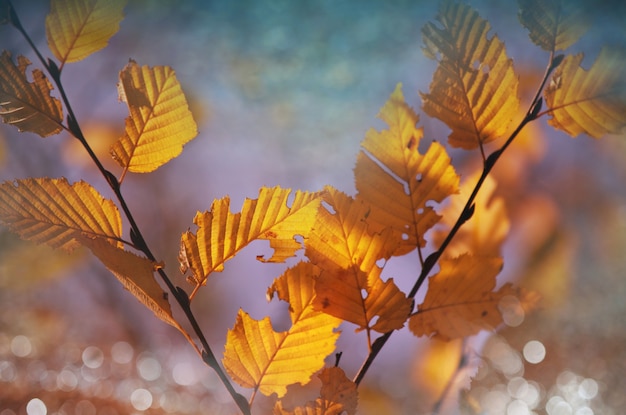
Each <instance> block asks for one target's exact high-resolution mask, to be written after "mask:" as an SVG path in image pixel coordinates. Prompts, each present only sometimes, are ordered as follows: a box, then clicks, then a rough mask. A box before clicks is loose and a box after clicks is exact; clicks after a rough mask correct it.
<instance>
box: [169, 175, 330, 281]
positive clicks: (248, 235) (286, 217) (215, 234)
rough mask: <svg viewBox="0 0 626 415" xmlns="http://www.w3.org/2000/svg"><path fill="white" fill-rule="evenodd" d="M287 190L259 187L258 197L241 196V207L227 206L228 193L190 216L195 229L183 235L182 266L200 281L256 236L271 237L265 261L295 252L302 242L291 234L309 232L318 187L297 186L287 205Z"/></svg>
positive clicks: (289, 255) (281, 259)
mask: <svg viewBox="0 0 626 415" xmlns="http://www.w3.org/2000/svg"><path fill="white" fill-rule="evenodd" d="M290 193H291V189H281V188H280V187H273V188H267V187H263V188H261V190H260V191H259V198H258V199H256V200H253V199H246V200H245V201H244V203H243V207H242V208H241V213H236V214H233V213H231V212H230V198H228V197H225V198H223V199H219V200H215V201H214V202H213V204H212V205H211V210H210V211H205V212H202V213H201V212H198V213H197V214H196V217H195V218H194V220H193V222H194V223H195V224H196V225H197V226H198V231H197V232H196V234H194V233H192V232H191V231H187V232H185V233H183V235H182V237H181V243H180V247H181V248H180V254H179V258H180V261H181V271H182V272H183V273H185V272H186V271H187V270H188V269H189V270H191V273H192V275H191V277H190V278H191V280H192V281H193V283H195V284H196V285H198V286H199V285H204V284H206V280H207V278H208V276H209V274H211V273H212V272H214V271H218V272H219V271H222V270H223V269H224V263H225V262H226V261H227V260H229V259H231V258H232V257H234V256H235V254H237V252H239V251H240V250H241V249H243V248H244V247H245V246H247V245H248V244H249V243H250V242H252V241H254V240H257V239H266V240H269V241H270V247H271V248H272V249H274V255H272V257H271V258H270V259H268V260H266V261H267V262H284V261H285V259H287V258H289V257H292V256H294V255H295V252H296V251H297V250H298V249H300V248H302V245H301V244H300V243H299V242H298V241H296V240H295V239H294V236H296V235H300V236H302V237H305V238H306V237H307V235H308V234H309V230H310V229H311V226H312V225H313V221H314V220H315V214H316V212H317V209H318V206H319V204H320V199H319V193H309V192H301V191H297V192H295V195H294V200H293V202H292V203H291V206H288V205H287V201H288V198H289V195H290ZM259 259H261V257H259Z"/></svg>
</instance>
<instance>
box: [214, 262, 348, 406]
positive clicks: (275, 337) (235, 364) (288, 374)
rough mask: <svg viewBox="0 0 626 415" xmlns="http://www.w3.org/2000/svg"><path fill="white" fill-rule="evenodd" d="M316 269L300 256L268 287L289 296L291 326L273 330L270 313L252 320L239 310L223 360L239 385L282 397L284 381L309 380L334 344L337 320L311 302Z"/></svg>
mask: <svg viewBox="0 0 626 415" xmlns="http://www.w3.org/2000/svg"><path fill="white" fill-rule="evenodd" d="M317 272H319V270H317V269H316V268H315V267H314V266H313V265H312V264H310V263H308V262H301V263H299V264H298V265H296V266H295V267H293V268H290V269H288V270H287V271H286V272H285V273H284V274H283V275H282V276H281V277H279V278H278V279H277V280H276V281H275V282H274V284H273V286H272V288H270V290H269V291H268V294H269V296H270V297H271V296H272V295H273V293H274V292H276V293H277V294H278V297H279V298H281V299H283V300H285V301H288V302H289V304H290V317H291V322H292V326H291V328H290V329H289V330H288V331H284V332H275V331H274V330H273V328H272V325H271V322H270V319H269V317H266V318H264V319H263V320H259V321H257V320H254V319H252V318H251V317H250V316H249V315H248V314H247V313H245V312H243V311H242V310H240V311H239V314H238V316H237V322H236V323H235V326H234V327H233V328H232V329H231V330H229V331H228V335H227V337H226V346H225V350H224V360H223V363H224V367H225V369H226V371H227V372H228V373H229V374H230V376H231V377H232V378H233V380H235V381H236V382H237V383H239V384H240V385H241V386H244V387H248V388H254V389H255V390H256V389H258V390H259V391H261V393H263V394H264V395H271V394H272V393H276V394H277V395H278V397H281V396H283V395H284V394H285V392H286V391H287V386H288V385H292V384H294V383H301V384H306V383H308V382H309V380H310V378H311V375H313V373H315V372H316V371H318V370H319V369H320V368H322V367H323V366H324V359H325V358H326V356H328V355H329V354H330V353H332V352H333V350H335V341H336V340H337V337H338V336H339V333H336V332H335V331H334V330H335V328H336V327H337V326H339V324H340V320H338V319H336V318H333V317H331V316H329V315H327V314H324V313H321V312H318V311H315V310H314V309H313V306H312V300H313V295H314V291H313V277H314V275H315V273H317Z"/></svg>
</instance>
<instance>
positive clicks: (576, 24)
mask: <svg viewBox="0 0 626 415" xmlns="http://www.w3.org/2000/svg"><path fill="white" fill-rule="evenodd" d="M518 3H519V6H520V11H519V20H520V22H521V23H522V25H524V27H525V28H526V29H528V31H529V36H530V39H531V40H532V41H533V42H534V43H535V44H536V45H538V46H540V47H541V48H542V49H543V50H547V51H548V52H555V51H557V50H564V49H567V48H568V47H570V46H571V45H572V44H574V43H575V42H576V41H577V40H578V39H579V38H580V37H581V36H582V35H583V34H584V33H585V32H586V31H587V28H588V27H589V19H588V18H587V16H588V14H587V13H586V12H585V9H584V7H582V4H581V2H580V1H577V0H518Z"/></svg>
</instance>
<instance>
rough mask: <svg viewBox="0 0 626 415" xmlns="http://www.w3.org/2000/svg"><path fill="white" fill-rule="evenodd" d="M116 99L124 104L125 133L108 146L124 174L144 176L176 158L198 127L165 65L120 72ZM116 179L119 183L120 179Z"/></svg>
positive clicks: (130, 66)
mask: <svg viewBox="0 0 626 415" xmlns="http://www.w3.org/2000/svg"><path fill="white" fill-rule="evenodd" d="M119 95H120V100H122V101H124V102H126V103H127V104H128V109H129V111H130V116H129V117H128V118H126V132H125V134H124V136H122V137H121V138H120V139H119V140H118V141H117V142H116V143H115V144H113V145H112V146H111V155H112V156H113V158H114V159H115V160H116V161H117V162H118V163H119V165H120V166H122V167H123V168H124V171H123V173H122V176H121V177H122V179H123V177H124V176H125V174H126V172H127V171H131V172H134V173H148V172H151V171H154V170H156V169H157V168H159V167H160V166H162V165H163V164H165V163H167V162H168V161H170V160H171V159H173V158H175V157H177V156H178V155H180V153H181V152H182V151H183V146H184V145H185V144H186V143H188V142H189V141H191V140H192V139H193V138H194V137H195V136H196V135H197V134H198V128H197V126H196V122H195V121H194V119H193V115H192V114H191V111H190V110H189V107H188V105H187V100H186V98H185V94H184V93H183V90H182V88H181V86H180V84H179V82H178V80H177V79H176V74H175V72H174V70H172V69H171V68H170V67H168V66H156V67H154V68H150V67H148V66H139V65H137V63H135V62H134V61H132V60H131V61H130V63H129V64H128V65H126V67H125V68H124V69H123V70H122V72H120V84H119ZM122 179H120V180H122Z"/></svg>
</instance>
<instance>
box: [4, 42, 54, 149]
mask: <svg viewBox="0 0 626 415" xmlns="http://www.w3.org/2000/svg"><path fill="white" fill-rule="evenodd" d="M17 62H18V64H17V66H16V65H15V64H14V63H13V60H12V59H11V54H10V53H9V52H7V51H4V52H2V56H0V107H2V110H1V111H0V116H2V119H3V121H4V122H5V123H7V124H12V125H15V126H16V127H17V129H18V130H19V131H29V132H31V133H35V134H38V135H39V136H41V137H48V136H50V135H53V134H58V133H60V132H61V130H62V129H63V127H62V121H63V107H62V106H61V102H60V101H59V100H58V99H56V98H54V97H52V96H51V95H50V93H51V92H52V85H51V84H50V81H48V78H46V76H45V75H44V73H43V72H41V71H40V70H39V69H35V70H34V71H33V82H29V81H28V79H27V78H26V67H28V65H30V61H29V60H28V59H27V58H25V57H24V56H18V58H17Z"/></svg>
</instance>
